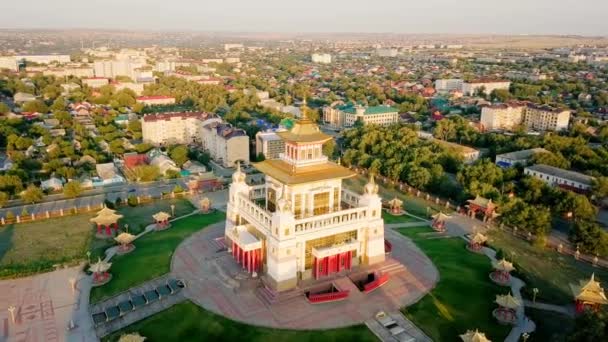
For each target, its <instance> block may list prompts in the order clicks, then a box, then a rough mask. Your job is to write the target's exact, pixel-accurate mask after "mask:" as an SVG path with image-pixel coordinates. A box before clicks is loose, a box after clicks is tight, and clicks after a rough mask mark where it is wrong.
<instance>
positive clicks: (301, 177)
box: [225, 116, 385, 291]
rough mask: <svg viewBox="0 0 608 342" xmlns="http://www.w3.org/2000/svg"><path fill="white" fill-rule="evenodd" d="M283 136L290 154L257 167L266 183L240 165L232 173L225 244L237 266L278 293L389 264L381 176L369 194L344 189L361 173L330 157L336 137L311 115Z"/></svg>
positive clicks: (369, 189) (371, 185)
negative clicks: (327, 151) (250, 179)
mask: <svg viewBox="0 0 608 342" xmlns="http://www.w3.org/2000/svg"><path fill="white" fill-rule="evenodd" d="M277 134H278V135H279V136H280V138H281V139H282V140H283V141H284V142H285V147H284V152H283V153H280V154H279V157H278V158H277V159H269V160H265V161H263V162H260V163H256V164H254V166H255V167H256V168H257V169H258V170H259V171H261V172H262V173H264V175H265V182H264V184H259V185H248V184H247V183H246V182H245V174H244V173H243V172H241V170H240V167H239V168H237V171H236V172H235V173H234V174H233V176H232V184H231V185H230V191H229V198H228V204H227V212H226V216H227V217H226V228H225V243H226V246H227V247H228V249H229V250H230V251H231V252H232V255H233V256H234V259H235V261H236V262H238V263H239V264H240V265H241V266H242V267H243V269H245V270H247V271H248V272H250V273H251V274H252V275H257V274H259V275H260V276H261V279H262V281H263V282H264V284H265V285H266V286H267V287H268V288H270V289H271V290H273V291H284V290H290V289H294V288H295V287H296V286H297V285H298V284H299V283H300V282H302V281H316V280H317V279H323V278H325V277H329V276H331V275H333V274H336V273H343V272H349V271H350V270H351V269H353V268H356V267H358V266H359V265H372V264H376V263H380V262H383V261H384V258H385V249H384V246H385V243H384V222H383V220H382V216H381V215H382V199H381V198H380V196H379V195H378V186H377V185H376V184H375V183H374V181H373V177H372V178H371V179H370V182H369V183H368V184H367V185H366V186H365V187H364V193H363V194H362V195H359V194H354V193H352V192H350V191H348V190H346V189H343V188H342V180H343V179H345V178H349V177H353V176H354V175H355V174H354V172H352V171H351V170H349V169H347V168H345V167H342V166H340V165H338V164H336V163H333V162H331V161H329V159H328V157H327V156H325V155H323V144H324V143H325V142H327V141H329V140H331V139H332V138H331V137H330V136H328V135H326V134H324V133H322V132H321V131H320V129H319V127H318V126H317V125H316V124H315V123H313V122H312V121H311V120H309V119H308V118H306V117H305V116H304V117H303V118H302V119H300V120H298V121H296V122H295V124H294V126H293V128H292V129H291V130H289V131H283V132H277Z"/></svg>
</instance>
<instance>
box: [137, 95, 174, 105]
mask: <svg viewBox="0 0 608 342" xmlns="http://www.w3.org/2000/svg"><path fill="white" fill-rule="evenodd" d="M135 100H136V101H137V102H138V103H143V104H145V105H146V106H158V105H171V104H175V97H172V96H164V95H154V96H140V97H138V98H136V99H135Z"/></svg>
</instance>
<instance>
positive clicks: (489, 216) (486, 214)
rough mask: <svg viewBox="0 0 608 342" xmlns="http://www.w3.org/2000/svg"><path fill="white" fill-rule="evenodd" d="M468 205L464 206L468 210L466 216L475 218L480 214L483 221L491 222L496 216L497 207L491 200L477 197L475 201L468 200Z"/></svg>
mask: <svg viewBox="0 0 608 342" xmlns="http://www.w3.org/2000/svg"><path fill="white" fill-rule="evenodd" d="M467 202H468V203H469V204H467V205H466V207H467V208H468V215H469V216H471V217H475V216H476V215H477V214H479V213H481V214H482V215H483V221H484V222H486V221H491V220H493V219H494V218H496V217H497V216H498V213H497V212H496V209H497V206H496V204H494V202H492V200H491V199H487V198H484V197H481V196H479V195H477V196H476V197H475V199H472V200H468V201H467Z"/></svg>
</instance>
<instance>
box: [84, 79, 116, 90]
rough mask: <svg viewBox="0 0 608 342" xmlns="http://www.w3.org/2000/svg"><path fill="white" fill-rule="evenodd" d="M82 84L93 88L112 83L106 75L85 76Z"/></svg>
mask: <svg viewBox="0 0 608 342" xmlns="http://www.w3.org/2000/svg"><path fill="white" fill-rule="evenodd" d="M82 84H84V85H87V86H89V87H91V88H100V87H103V86H105V85H108V84H110V80H109V79H107V78H105V77H89V78H83V79H82Z"/></svg>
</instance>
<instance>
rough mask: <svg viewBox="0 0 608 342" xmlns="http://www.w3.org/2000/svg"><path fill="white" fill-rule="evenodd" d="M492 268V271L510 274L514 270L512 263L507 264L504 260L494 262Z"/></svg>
mask: <svg viewBox="0 0 608 342" xmlns="http://www.w3.org/2000/svg"><path fill="white" fill-rule="evenodd" d="M492 266H493V267H494V269H496V270H499V271H504V272H511V271H513V270H514V269H515V267H513V263H511V262H508V261H507V260H506V259H505V258H502V259H501V260H499V261H494V262H493V263H492Z"/></svg>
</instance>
